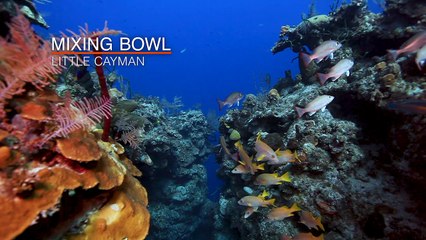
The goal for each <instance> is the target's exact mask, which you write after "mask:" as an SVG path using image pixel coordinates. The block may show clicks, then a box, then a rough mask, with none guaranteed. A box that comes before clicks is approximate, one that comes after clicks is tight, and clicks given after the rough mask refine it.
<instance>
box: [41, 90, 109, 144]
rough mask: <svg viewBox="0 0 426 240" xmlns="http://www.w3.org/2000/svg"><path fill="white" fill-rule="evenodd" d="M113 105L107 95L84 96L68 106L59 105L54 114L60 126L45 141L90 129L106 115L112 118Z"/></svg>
mask: <svg viewBox="0 0 426 240" xmlns="http://www.w3.org/2000/svg"><path fill="white" fill-rule="evenodd" d="M111 107H112V104H111V101H110V100H109V99H108V98H105V97H95V98H91V99H87V98H83V100H81V101H78V102H73V103H71V104H69V105H68V106H61V107H57V108H56V109H55V114H54V116H55V120H56V122H57V123H58V125H59V128H58V129H57V130H56V131H55V132H53V133H52V134H50V135H48V136H47V137H45V141H43V142H46V141H48V140H49V139H52V138H55V137H66V136H67V135H68V134H69V133H71V132H72V131H75V130H77V129H80V128H84V129H89V128H91V127H92V126H94V125H95V124H96V123H99V122H101V121H102V118H104V117H105V118H111V116H112V115H111Z"/></svg>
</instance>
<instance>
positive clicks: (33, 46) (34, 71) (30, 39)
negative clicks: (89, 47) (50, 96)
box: [0, 14, 61, 115]
mask: <svg viewBox="0 0 426 240" xmlns="http://www.w3.org/2000/svg"><path fill="white" fill-rule="evenodd" d="M8 26H9V31H10V33H9V36H8V38H0V113H1V114H0V115H2V114H3V113H4V104H5V103H6V101H7V100H9V99H11V98H12V97H13V96H14V95H17V94H21V93H23V92H24V91H25V90H24V86H25V84H26V83H31V84H32V85H34V86H35V87H36V88H39V89H40V88H43V87H45V86H46V85H48V84H50V83H51V82H54V81H55V79H54V78H53V74H59V73H60V72H61V68H60V67H59V66H55V65H52V63H51V48H50V44H49V42H47V41H45V40H43V39H41V38H40V37H39V36H37V35H36V34H35V33H34V32H33V30H32V28H31V25H30V23H29V21H28V20H27V19H26V18H25V17H24V16H23V15H22V14H19V15H18V16H16V17H13V18H12V20H11V23H10V24H8Z"/></svg>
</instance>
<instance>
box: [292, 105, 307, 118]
mask: <svg viewBox="0 0 426 240" xmlns="http://www.w3.org/2000/svg"><path fill="white" fill-rule="evenodd" d="M294 110H295V111H296V112H297V116H298V117H299V118H301V117H302V116H303V114H305V109H304V108H300V107H297V106H295V107H294Z"/></svg>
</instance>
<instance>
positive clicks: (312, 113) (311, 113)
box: [308, 111, 317, 116]
mask: <svg viewBox="0 0 426 240" xmlns="http://www.w3.org/2000/svg"><path fill="white" fill-rule="evenodd" d="M316 112H317V111H315V112H309V113H308V115H309V116H312V115H314V114H315V113H316Z"/></svg>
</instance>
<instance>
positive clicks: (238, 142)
mask: <svg viewBox="0 0 426 240" xmlns="http://www.w3.org/2000/svg"><path fill="white" fill-rule="evenodd" d="M234 146H235V147H236V148H237V149H241V148H243V145H242V144H241V141H237V142H235V143H234Z"/></svg>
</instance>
